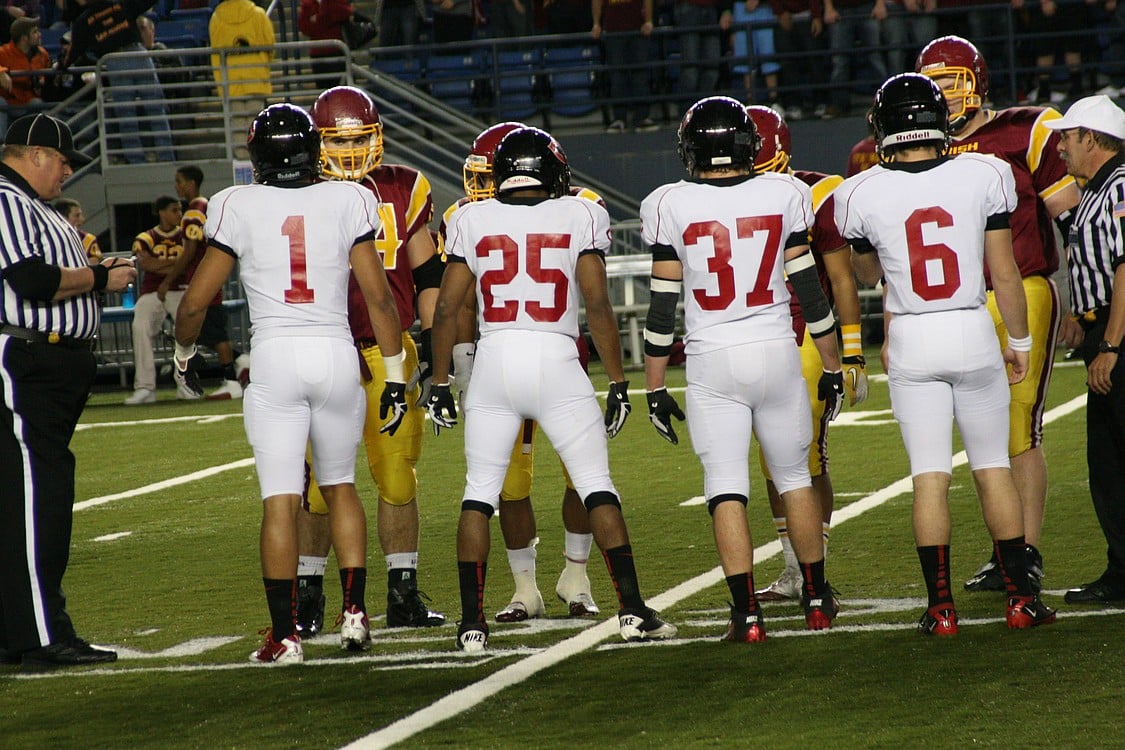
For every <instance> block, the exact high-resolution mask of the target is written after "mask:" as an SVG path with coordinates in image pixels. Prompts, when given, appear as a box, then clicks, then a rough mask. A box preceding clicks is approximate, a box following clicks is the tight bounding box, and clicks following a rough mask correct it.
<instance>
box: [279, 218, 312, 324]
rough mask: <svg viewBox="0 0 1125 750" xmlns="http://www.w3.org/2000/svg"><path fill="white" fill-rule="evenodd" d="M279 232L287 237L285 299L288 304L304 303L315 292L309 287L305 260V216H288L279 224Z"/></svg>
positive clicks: (308, 300)
mask: <svg viewBox="0 0 1125 750" xmlns="http://www.w3.org/2000/svg"><path fill="white" fill-rule="evenodd" d="M281 233H282V234H283V235H285V237H287V238H288V239H289V284H290V286H289V288H288V289H286V290H285V301H286V302H287V303H288V304H290V305H305V304H309V303H310V302H312V301H313V298H314V297H315V294H314V293H313V290H312V289H309V280H308V277H307V275H306V274H307V271H308V268H307V266H306V260H305V217H304V216H289V217H286V219H285V221H284V222H282V224H281Z"/></svg>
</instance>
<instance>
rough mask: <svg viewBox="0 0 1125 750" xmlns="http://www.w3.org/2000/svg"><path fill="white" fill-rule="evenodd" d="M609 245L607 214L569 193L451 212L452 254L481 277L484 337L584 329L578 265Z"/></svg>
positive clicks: (572, 334)
mask: <svg viewBox="0 0 1125 750" xmlns="http://www.w3.org/2000/svg"><path fill="white" fill-rule="evenodd" d="M609 247H610V233H609V214H608V213H606V210H605V209H604V208H602V207H601V206H599V205H597V204H596V203H594V202H592V201H588V200H586V199H584V198H577V197H573V196H569V195H565V196H562V197H560V198H555V199H551V200H542V201H540V202H538V203H502V202H500V201H499V200H496V199H491V200H486V201H479V202H476V203H467V204H465V205H464V206H461V207H460V208H458V209H457V210H456V211H455V212H454V213H453V215H452V216H450V217H449V222H448V225H447V226H446V244H445V251H446V254H447V255H448V256H449V257H450V259H451V260H453V261H454V262H459V261H461V260H463V261H464V262H465V264H466V265H468V267H469V270H470V271H472V272H473V275H474V276H476V278H477V311H478V312H477V322H478V326H479V330H480V335H481V337H482V338H483V337H485V336H487V335H488V334H489V333H491V332H494V331H498V330H504V329H522V330H529V331H549V332H552V333H561V334H563V335H566V336H569V337H570V338H575V337H576V336H577V335H578V308H579V296H580V290H579V288H578V283H577V281H576V272H575V268H576V266H577V264H578V256H579V255H581V254H582V253H583V252H585V251H588V250H596V251H599V252H600V253H602V254H603V255H604V254H605V253H606V252H607V251H608V250H609Z"/></svg>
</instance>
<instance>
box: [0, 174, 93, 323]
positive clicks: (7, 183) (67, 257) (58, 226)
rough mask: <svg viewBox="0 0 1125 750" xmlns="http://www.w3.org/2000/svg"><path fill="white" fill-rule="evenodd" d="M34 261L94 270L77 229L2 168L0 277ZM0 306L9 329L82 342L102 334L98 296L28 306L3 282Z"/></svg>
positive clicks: (0, 189) (17, 176)
mask: <svg viewBox="0 0 1125 750" xmlns="http://www.w3.org/2000/svg"><path fill="white" fill-rule="evenodd" d="M36 258H38V259H41V260H42V261H43V262H44V263H46V264H48V265H54V266H62V267H64V268H84V267H87V266H89V265H90V262H89V259H88V258H87V257H86V251H85V250H84V249H83V248H82V240H80V239H79V237H78V232H77V231H75V229H74V227H72V226H71V225H70V224H69V223H67V221H66V220H65V219H64V218H63V217H62V216H61V215H60V214H59V212H58V211H56V210H55V209H54V208H53V207H51V206H50V205H48V204H47V203H45V202H43V201H42V200H40V199H39V197H38V195H37V193H36V192H35V190H34V189H33V188H32V187H31V186H30V185H29V184H28V183H27V181H26V180H24V179H23V177H21V176H20V175H19V173H17V172H16V171H15V170H13V169H11V168H10V167H8V166H7V165H5V164H0V273H2V272H3V271H5V270H6V269H8V268H10V267H12V266H14V265H16V264H17V263H20V262H23V261H27V260H29V259H36ZM0 301H2V303H3V305H2V312H0V318H2V322H3V323H4V324H6V325H13V326H19V327H20V328H30V329H32V330H35V331H40V332H42V333H57V334H59V335H60V336H72V337H74V338H79V339H88V338H92V337H93V336H94V334H96V333H97V332H98V324H99V323H100V320H101V310H100V308H99V307H98V300H97V293H96V292H86V293H85V294H79V295H76V296H74V297H70V298H68V299H64V300H60V301H46V302H38V301H34V300H31V301H28V300H23V299H21V298H20V297H19V295H17V294H16V293H15V291H14V290H13V289H12V287H10V286H9V285H8V282H7V281H6V280H5V281H4V282H3V284H2V285H0Z"/></svg>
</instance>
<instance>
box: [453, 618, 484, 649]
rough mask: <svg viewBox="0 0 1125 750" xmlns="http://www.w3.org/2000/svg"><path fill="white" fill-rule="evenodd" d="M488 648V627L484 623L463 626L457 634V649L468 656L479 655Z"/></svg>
mask: <svg viewBox="0 0 1125 750" xmlns="http://www.w3.org/2000/svg"><path fill="white" fill-rule="evenodd" d="M487 646H488V626H487V625H485V624H484V623H483V622H478V623H473V624H471V625H468V626H465V625H462V626H461V628H460V632H459V633H457V648H459V649H461V650H462V651H464V652H465V653H466V654H479V653H481V652H482V651H484V649H485V648H486V647H487Z"/></svg>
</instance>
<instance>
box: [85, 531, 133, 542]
mask: <svg viewBox="0 0 1125 750" xmlns="http://www.w3.org/2000/svg"><path fill="white" fill-rule="evenodd" d="M132 535H133V532H131V531H118V532H117V533H115V534H103V535H102V536H96V537H94V541H95V542H112V541H115V540H117V539H124V538H125V537H127V536H132Z"/></svg>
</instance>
